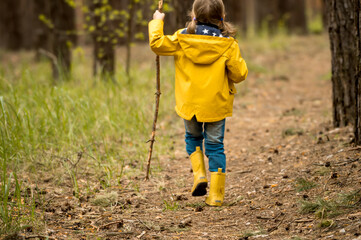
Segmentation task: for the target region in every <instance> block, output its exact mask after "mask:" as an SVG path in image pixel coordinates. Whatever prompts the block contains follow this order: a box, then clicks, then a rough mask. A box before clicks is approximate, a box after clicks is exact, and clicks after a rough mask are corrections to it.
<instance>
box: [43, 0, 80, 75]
mask: <svg viewBox="0 0 361 240" xmlns="http://www.w3.org/2000/svg"><path fill="white" fill-rule="evenodd" d="M49 3H51V7H50V14H51V20H52V22H53V24H54V29H53V30H52V33H53V36H52V38H51V48H52V51H53V54H54V55H55V56H56V58H57V66H54V63H53V75H54V78H55V79H57V78H58V77H59V76H58V73H60V74H62V77H65V78H68V77H69V74H70V66H71V47H72V44H73V43H74V42H75V41H76V35H75V34H74V33H75V29H76V26H75V9H74V8H72V7H70V6H69V5H68V4H67V3H66V2H65V1H64V0H52V1H49ZM56 68H58V69H56ZM59 70H60V71H59Z"/></svg>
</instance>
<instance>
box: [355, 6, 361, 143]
mask: <svg viewBox="0 0 361 240" xmlns="http://www.w3.org/2000/svg"><path fill="white" fill-rule="evenodd" d="M355 4H356V7H355V20H356V21H355V25H356V29H355V30H356V31H355V32H356V44H357V51H356V57H357V59H358V61H357V62H356V64H357V74H356V88H355V89H356V91H357V92H356V96H357V100H356V103H357V114H356V122H355V142H356V144H357V145H361V2H360V1H358V2H356V3H355Z"/></svg>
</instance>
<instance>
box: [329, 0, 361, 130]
mask: <svg viewBox="0 0 361 240" xmlns="http://www.w3.org/2000/svg"><path fill="white" fill-rule="evenodd" d="M358 1H359V0H343V1H338V0H328V1H326V4H327V5H326V7H327V12H328V22H329V34H330V41H331V53H332V88H333V91H332V92H333V124H334V126H335V127H342V126H347V125H349V124H354V123H355V121H356V120H355V116H356V91H355V87H356V77H355V76H356V73H357V65H356V64H357V63H358V62H359V56H357V53H356V52H357V51H356V49H357V44H356V42H357V40H356V39H357V38H356V36H355V32H356V31H355V22H356V15H355V8H356V4H357V2H358Z"/></svg>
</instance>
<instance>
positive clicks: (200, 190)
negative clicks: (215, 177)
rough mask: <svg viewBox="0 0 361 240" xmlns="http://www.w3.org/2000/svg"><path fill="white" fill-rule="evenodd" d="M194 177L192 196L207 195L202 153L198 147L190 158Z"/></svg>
mask: <svg viewBox="0 0 361 240" xmlns="http://www.w3.org/2000/svg"><path fill="white" fill-rule="evenodd" d="M190 158H191V162H192V169H193V175H194V184H193V187H192V196H194V197H196V196H204V195H206V194H207V184H208V180H207V175H206V167H205V165H204V158H203V152H202V150H201V148H200V147H197V148H196V151H195V152H194V153H192V155H191V156H190Z"/></svg>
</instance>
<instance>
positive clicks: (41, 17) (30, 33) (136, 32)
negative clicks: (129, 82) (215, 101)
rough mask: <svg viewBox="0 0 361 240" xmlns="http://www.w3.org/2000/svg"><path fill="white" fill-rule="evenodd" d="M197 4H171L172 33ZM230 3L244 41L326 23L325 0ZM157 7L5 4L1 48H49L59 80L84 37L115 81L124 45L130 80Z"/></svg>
mask: <svg viewBox="0 0 361 240" xmlns="http://www.w3.org/2000/svg"><path fill="white" fill-rule="evenodd" d="M192 3H193V0H169V1H165V10H166V11H167V12H170V13H169V14H167V15H166V20H165V21H166V22H167V24H166V25H165V32H166V34H171V33H173V32H174V31H176V30H177V29H179V28H183V27H184V26H185V24H186V23H187V22H188V21H189V20H190V18H189V16H188V13H189V12H190V10H191V8H192ZM224 3H225V5H226V9H227V20H229V21H231V22H233V23H234V24H235V25H236V26H237V28H238V29H239V33H240V34H241V35H242V37H245V36H247V34H249V33H250V32H255V33H256V34H257V33H267V34H269V35H272V34H276V33H277V32H279V31H280V30H281V31H283V32H286V33H289V34H306V33H307V32H309V31H310V27H309V26H310V25H312V23H313V22H315V21H316V20H317V19H321V20H320V21H318V22H322V19H323V18H322V16H324V14H323V12H324V11H323V9H324V7H323V1H322V0H254V1H247V0H228V1H224ZM156 7H157V1H153V0H121V1H119V0H53V1H48V0H33V1H28V0H2V1H1V2H0V36H1V37H0V48H5V49H8V50H20V49H35V50H39V49H42V50H45V51H46V52H45V53H47V54H46V55H48V57H49V58H50V59H51V61H52V64H53V69H54V77H55V78H57V77H58V75H59V72H58V70H59V69H60V70H61V71H62V72H64V73H65V76H66V75H68V74H67V72H69V71H70V66H71V49H72V47H74V46H75V45H76V42H77V41H76V40H77V38H78V39H79V44H80V46H83V45H89V44H90V43H91V45H92V46H93V56H94V62H93V72H94V75H97V74H100V75H102V76H110V77H112V76H113V75H114V73H115V63H116V54H115V49H116V47H117V46H119V45H123V46H125V47H126V54H125V55H124V56H123V58H124V63H125V64H124V67H123V69H124V72H125V73H126V75H128V77H129V74H130V63H131V49H132V45H133V43H134V42H143V41H144V42H145V41H147V35H148V34H147V22H148V21H149V20H150V19H151V18H152V15H153V11H154V10H155V9H156ZM315 19H316V20H315ZM317 26H320V27H318V30H317V31H322V24H317ZM320 29H321V30H320ZM311 31H314V30H312V29H311ZM317 31H316V30H315V31H314V32H317ZM43 54H44V51H43ZM37 56H38V57H39V54H38V55H37ZM52 56H53V57H52ZM55 60H56V61H55ZM55 65H56V66H55Z"/></svg>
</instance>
